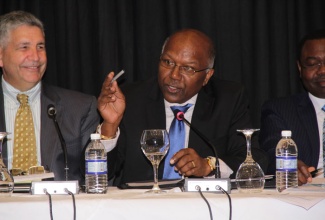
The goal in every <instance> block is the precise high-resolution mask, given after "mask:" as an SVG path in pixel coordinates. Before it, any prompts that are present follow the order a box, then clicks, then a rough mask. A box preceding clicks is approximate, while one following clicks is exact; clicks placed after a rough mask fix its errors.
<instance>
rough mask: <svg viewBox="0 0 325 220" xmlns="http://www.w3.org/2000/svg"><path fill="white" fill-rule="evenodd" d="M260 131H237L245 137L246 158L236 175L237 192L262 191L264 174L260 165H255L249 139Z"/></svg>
mask: <svg viewBox="0 0 325 220" xmlns="http://www.w3.org/2000/svg"><path fill="white" fill-rule="evenodd" d="M259 130H260V129H244V130H237V131H238V132H241V133H243V134H244V135H245V138H246V145H247V156H246V159H245V161H244V162H243V163H242V164H241V165H240V167H239V169H238V171H237V173H236V184H237V189H238V190H239V192H244V193H255V192H262V191H263V189H264V183H265V178H264V172H263V170H262V169H261V167H260V165H259V164H258V163H256V162H255V161H254V159H253V157H252V152H251V137H252V134H253V133H254V132H255V131H259Z"/></svg>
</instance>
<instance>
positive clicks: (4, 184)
mask: <svg viewBox="0 0 325 220" xmlns="http://www.w3.org/2000/svg"><path fill="white" fill-rule="evenodd" d="M8 134H9V133H7V132H0V193H11V192H12V191H13V190H14V179H13V178H12V176H11V174H10V173H9V172H8V169H7V167H6V165H5V164H4V163H3V160H2V143H3V139H4V138H5V137H6V136H7V135H8Z"/></svg>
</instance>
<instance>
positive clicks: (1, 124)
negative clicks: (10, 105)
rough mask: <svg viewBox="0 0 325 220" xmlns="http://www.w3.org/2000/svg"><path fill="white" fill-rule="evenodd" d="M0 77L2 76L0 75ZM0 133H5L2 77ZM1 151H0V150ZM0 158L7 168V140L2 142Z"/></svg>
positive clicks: (0, 89)
mask: <svg viewBox="0 0 325 220" xmlns="http://www.w3.org/2000/svg"><path fill="white" fill-rule="evenodd" d="M0 76H2V75H0ZM0 83H1V85H0V132H4V131H7V129H6V119H5V107H4V98H3V90H2V77H1V78H0ZM0 150H1V149H0ZM2 158H3V162H4V164H6V166H8V159H7V158H8V153H7V138H5V139H4V140H3V145H2Z"/></svg>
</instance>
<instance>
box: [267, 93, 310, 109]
mask: <svg viewBox="0 0 325 220" xmlns="http://www.w3.org/2000/svg"><path fill="white" fill-rule="evenodd" d="M303 101H308V102H309V101H310V100H309V98H308V94H307V93H305V92H304V93H298V94H294V95H290V96H286V97H278V98H272V99H269V100H267V101H265V102H264V104H263V107H264V108H265V107H268V106H275V107H276V106H278V107H280V106H283V107H286V106H295V105H298V104H299V103H300V102H303Z"/></svg>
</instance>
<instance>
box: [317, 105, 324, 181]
mask: <svg viewBox="0 0 325 220" xmlns="http://www.w3.org/2000/svg"><path fill="white" fill-rule="evenodd" d="M322 110H323V111H324V112H325V105H324V106H323V107H322ZM316 168H317V167H316ZM323 170H325V119H324V122H323ZM324 177H325V172H324Z"/></svg>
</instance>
